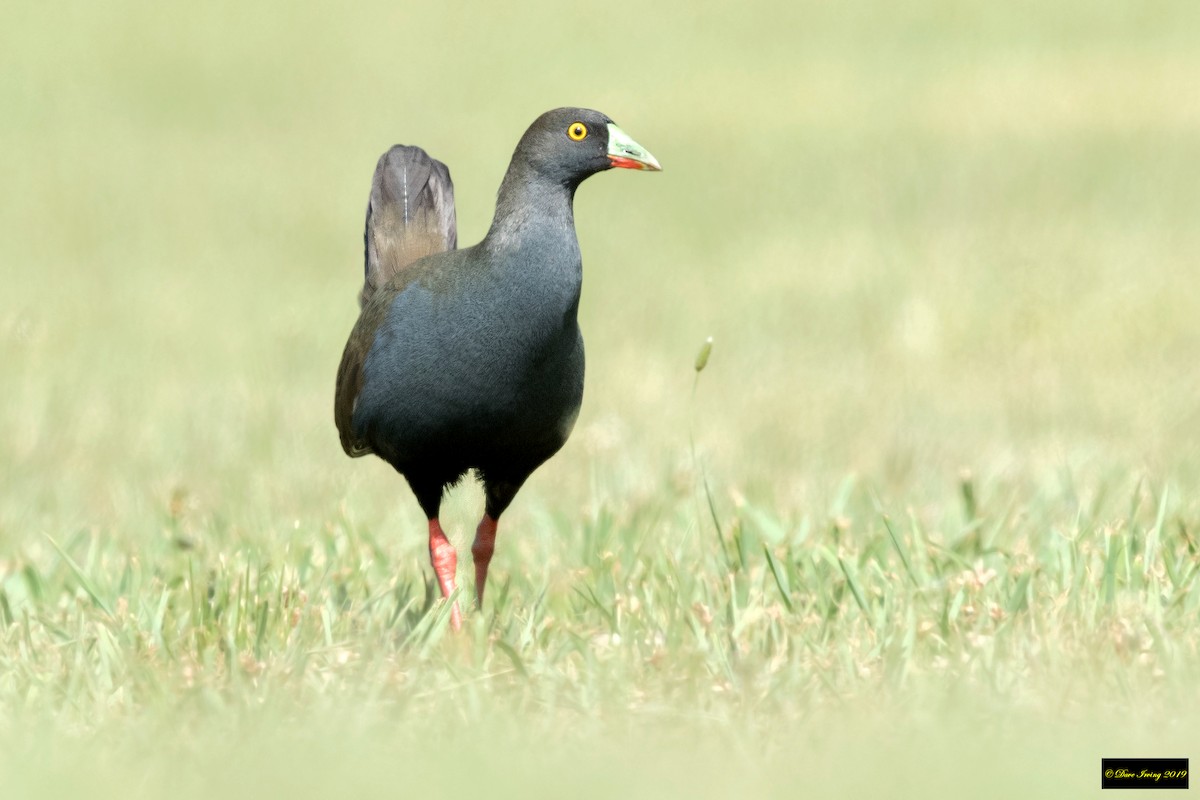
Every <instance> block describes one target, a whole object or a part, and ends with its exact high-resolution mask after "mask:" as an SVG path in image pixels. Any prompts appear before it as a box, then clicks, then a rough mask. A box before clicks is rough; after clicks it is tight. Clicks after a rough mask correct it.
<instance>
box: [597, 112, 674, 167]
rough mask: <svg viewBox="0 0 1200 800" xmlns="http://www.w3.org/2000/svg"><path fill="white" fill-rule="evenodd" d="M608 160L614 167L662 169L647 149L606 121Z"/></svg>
mask: <svg viewBox="0 0 1200 800" xmlns="http://www.w3.org/2000/svg"><path fill="white" fill-rule="evenodd" d="M608 160H609V162H611V163H612V165H613V166H614V167H621V168H622V169H646V170H651V171H653V172H658V171H660V170H662V166H661V165H659V163H658V159H656V158H655V157H654V156H652V155H650V151H649V150H647V149H646V148H644V147H642V146H641V145H640V144H638V143H637V142H635V141H634V140H633V137H632V136H630V135H629V134H628V133H626V132H625V131H623V130H621V129H620V128H618V127H617V126H616V125H615V124H613V123H611V122H610V123H608Z"/></svg>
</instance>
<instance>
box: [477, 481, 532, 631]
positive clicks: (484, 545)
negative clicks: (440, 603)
mask: <svg viewBox="0 0 1200 800" xmlns="http://www.w3.org/2000/svg"><path fill="white" fill-rule="evenodd" d="M524 480H525V479H524V477H522V478H520V479H519V480H511V479H508V478H498V477H496V476H495V475H494V474H493V473H487V472H485V473H483V496H484V500H485V502H484V507H483V519H481V520H480V521H479V527H478V528H476V529H475V543H474V544H472V545H471V555H472V556H474V557H475V602H476V603H478V605H479V607H480V608H483V589H484V587H485V586H486V585H487V574H488V565H489V564H491V563H492V552H493V551H494V550H495V549H496V526H497V525H499V524H500V515H501V514H503V513H504V509H506V508H508V504H509V503H511V502H512V499H513V498H514V497H515V496H516V494H517V490H518V489H520V488H521V483H522V482H523V481H524Z"/></svg>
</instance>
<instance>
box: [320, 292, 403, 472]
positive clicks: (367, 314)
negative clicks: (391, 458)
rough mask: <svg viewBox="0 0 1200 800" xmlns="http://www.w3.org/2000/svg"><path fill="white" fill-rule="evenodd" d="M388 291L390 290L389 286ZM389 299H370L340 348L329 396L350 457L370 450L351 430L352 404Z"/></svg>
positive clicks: (361, 383)
mask: <svg viewBox="0 0 1200 800" xmlns="http://www.w3.org/2000/svg"><path fill="white" fill-rule="evenodd" d="M385 291H387V293H388V294H391V293H392V292H391V291H389V290H385ZM390 305H391V304H390V303H388V302H386V298H384V297H382V296H380V297H379V298H377V301H376V302H374V303H370V304H368V305H367V307H366V308H364V309H363V313H362V314H361V315H359V318H358V322H357V323H355V325H354V330H353V331H351V332H350V338H349V339H348V340H347V341H346V349H345V350H343V351H342V362H341V363H340V364H339V365H338V373H337V388H336V390H335V394H334V399H333V421H334V423H335V424H336V425H337V429H338V436H339V438H341V440H342V449H343V450H345V451H346V455H348V456H350V457H352V458H358V457H359V456H365V455H367V454H369V453H373V452H374V449H373V448H372V447H371V445H370V443H369V442H368V441H367V440H366V439H365V438H363V437H362V436H359V435H358V434H357V433H355V432H354V408H355V406H356V405H357V404H358V394H359V392H361V391H362V386H363V364H364V363H365V362H366V360H367V353H368V352H369V351H370V349H371V343H372V342H373V341H374V338H375V331H377V330H378V329H379V326H380V324H381V323H382V322H383V319H384V317H385V316H387V311H388V308H389V307H390Z"/></svg>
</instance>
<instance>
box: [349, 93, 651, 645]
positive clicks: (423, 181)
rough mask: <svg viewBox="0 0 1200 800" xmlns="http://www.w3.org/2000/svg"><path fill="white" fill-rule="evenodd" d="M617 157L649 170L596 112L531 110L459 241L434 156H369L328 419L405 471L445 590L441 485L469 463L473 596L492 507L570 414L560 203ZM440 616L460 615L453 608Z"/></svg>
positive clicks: (566, 226) (578, 383)
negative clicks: (350, 311)
mask: <svg viewBox="0 0 1200 800" xmlns="http://www.w3.org/2000/svg"><path fill="white" fill-rule="evenodd" d="M613 167H624V168H627V169H641V170H658V169H660V167H659V165H658V162H657V161H656V160H655V159H654V157H653V156H652V155H650V153H649V152H647V151H646V150H645V149H644V148H643V147H642V146H641V145H639V144H638V143H637V142H635V141H634V140H633V139H632V138H630V137H629V135H628V134H626V133H625V132H624V131H622V130H621V129H620V128H618V127H617V126H616V124H615V123H614V122H613V121H612V120H611V119H609V118H608V117H607V116H605V115H604V114H601V113H600V112H598V111H590V110H587V109H583V108H559V109H555V110H554V111H548V112H546V113H545V114H542V115H541V116H540V117H538V118H537V119H536V120H535V121H534V123H533V124H532V125H530V126H529V129H528V130H527V131H525V135H524V136H522V137H521V141H520V142H519V143H518V144H517V149H516V151H515V152H514V153H513V157H512V162H511V163H510V164H509V165H508V172H507V173H506V174H505V176H504V180H503V182H502V183H501V184H500V192H499V196H498V197H497V199H496V215H495V217H494V218H493V220H492V226H491V228H490V229H489V230H488V232H487V235H486V236H485V237H484V238H483V241H482V242H480V243H479V244H477V245H475V246H473V247H468V248H465V249H462V250H458V249H456V246H457V240H458V234H457V229H456V222H455V214H454V189H453V184H452V183H451V181H450V172H449V170H447V169H446V166H445V165H444V164H442V163H441V162H440V161H437V160H436V159H433V158H431V157H430V156H429V155H428V154H427V153H426V152H425V151H424V150H422V149H420V148H418V147H404V146H399V145H397V146H396V147H393V148H392V149H391V150H389V151H388V152H387V153H385V154H384V155H383V156H382V157H381V158H380V159H379V163H378V165H377V166H376V167H375V177H374V179H373V180H372V182H371V197H370V201H369V203H368V205H367V224H366V233H365V235H364V239H365V249H366V280H365V283H364V286H363V290H362V294H361V296H360V303H361V305H362V313H361V315H360V316H359V318H358V322H357V324H355V326H354V330H353V331H351V333H350V340H349V341H348V342H346V350H345V352H344V353H343V354H342V363H341V366H339V367H338V375H337V393H336V398H335V403H334V417H335V420H336V422H337V428H338V433H339V434H340V436H341V440H342V447H343V449H345V451H346V453H347V454H348V455H350V456H354V457H357V456H362V455H366V454H368V453H374V454H376V455H377V456H379V457H380V458H382V459H384V460H385V461H387V462H388V463H389V464H391V465H392V466H393V467H395V468H396V470H397V471H398V472H399V473H400V474H402V475H403V476H404V477H405V478H406V479H407V480H408V483H409V486H411V487H412V490H413V493H414V494H415V495H416V497H417V502H419V503H420V504H421V508H422V510H423V511H424V512H425V516H426V517H427V518H428V520H429V557H430V560H431V561H432V563H433V570H434V572H435V573H436V574H437V581H438V585H439V586H440V588H441V592H442V595H443V596H444V597H449V596H450V595H451V593H452V592H454V590H455V569H456V566H457V556H456V553H455V550H454V547H453V546H452V545H451V544H450V542H449V540H447V538H446V534H445V533H444V532H443V531H442V528H441V525H440V524H439V523H438V509H439V507H440V505H441V501H442V494H443V492H444V491H445V490H446V488H447V487H449V486H451V485H453V484H454V483H455V482H457V481H458V480H459V479H460V478H462V477H463V475H465V474H466V473H467V471H468V470H471V469H474V470H475V472H476V474H477V475H478V477H479V479H480V480H481V481H482V483H483V489H484V497H485V505H484V514H483V519H482V520H481V521H480V523H479V527H478V528H477V529H476V533H475V541H474V544H473V545H472V547H471V554H472V556H474V560H475V597H476V601H477V602H478V603H479V604H482V603H483V589H484V585H485V583H486V582H487V573H488V564H489V562H490V561H491V558H492V551H493V547H494V544H495V539H496V526H497V521H498V520H499V519H500V515H501V514H502V513H504V510H505V509H506V508H507V507H508V505H509V503H511V502H512V499H513V497H514V496H515V495H516V493H517V490H519V489H520V488H521V485H522V484H523V483H524V482H525V479H526V478H528V477H529V475H530V474H531V473H532V472H533V471H534V470H535V469H537V468H538V466H540V465H541V464H542V463H543V462H544V461H546V459H548V458H550V456H552V455H554V454H555V453H556V452H557V451H558V449H559V448H560V447H562V446H563V444H564V443H565V442H566V441H567V436H568V435H569V434H570V432H571V428H572V427H573V426H574V424H575V418H576V417H577V416H578V414H579V406H580V403H581V402H582V399H583V337H582V335H581V334H580V331H579V323H578V321H577V311H578V309H579V292H580V287H581V284H582V279H583V264H582V260H581V258H580V253H579V242H578V240H577V239H576V237H575V218H574V211H573V208H572V204H573V201H574V198H575V190H576V189H577V188H578V187H579V184H580V183H582V182H583V180H584V179H585V178H587V177H588V176H589V175H594V174H595V173H597V172H602V171H603V170H606V169H611V168H613ZM451 623H452V624H453V626H454V627H455V628H458V627H459V626H460V625H461V624H462V618H461V615H460V613H459V609H458V606H457V604H455V606H454V608H453V609H452V611H451Z"/></svg>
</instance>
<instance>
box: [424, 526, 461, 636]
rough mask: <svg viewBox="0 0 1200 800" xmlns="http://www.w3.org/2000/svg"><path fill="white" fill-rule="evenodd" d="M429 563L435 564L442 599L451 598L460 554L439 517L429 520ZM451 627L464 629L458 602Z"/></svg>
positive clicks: (452, 614) (456, 602) (451, 615)
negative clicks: (443, 529)
mask: <svg viewBox="0 0 1200 800" xmlns="http://www.w3.org/2000/svg"><path fill="white" fill-rule="evenodd" d="M429 561H430V562H431V563H432V564H433V571H434V574H436V575H437V580H438V586H440V587H441V589H442V597H445V598H449V597H450V595H451V594H453V593H454V572H455V570H456V569H457V568H458V554H457V553H455V552H454V545H452V544H450V540H449V539H447V538H446V534H445V533H444V532H443V531H442V526H441V525H440V524H439V523H438V520H437V517H434V518H433V519H431V520H429ZM450 625H451V626H452V627H453V628H454V630H459V629H460V628H462V614H461V613H460V612H459V610H458V601H455V603H454V608H452V609H451V610H450Z"/></svg>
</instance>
